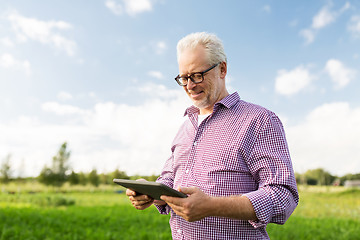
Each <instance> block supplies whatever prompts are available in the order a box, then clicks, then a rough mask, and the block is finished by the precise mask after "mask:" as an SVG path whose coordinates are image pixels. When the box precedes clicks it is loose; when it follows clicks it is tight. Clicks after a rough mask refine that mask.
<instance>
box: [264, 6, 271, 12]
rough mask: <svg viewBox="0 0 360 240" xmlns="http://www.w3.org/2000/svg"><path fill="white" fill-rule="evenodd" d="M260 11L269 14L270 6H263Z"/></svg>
mask: <svg viewBox="0 0 360 240" xmlns="http://www.w3.org/2000/svg"><path fill="white" fill-rule="evenodd" d="M262 11H264V12H266V13H271V6H270V5H265V6H263V8H262Z"/></svg>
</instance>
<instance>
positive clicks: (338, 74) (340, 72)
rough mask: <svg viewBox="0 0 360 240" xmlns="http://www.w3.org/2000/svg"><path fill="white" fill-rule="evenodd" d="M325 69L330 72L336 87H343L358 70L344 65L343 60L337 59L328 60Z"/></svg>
mask: <svg viewBox="0 0 360 240" xmlns="http://www.w3.org/2000/svg"><path fill="white" fill-rule="evenodd" d="M325 71H326V72H327V73H328V74H329V76H330V78H331V80H332V81H333V83H334V84H335V85H334V86H335V89H339V88H343V87H345V86H346V85H348V84H349V83H350V81H351V80H352V79H353V78H354V77H355V75H356V71H355V70H352V69H350V68H347V67H345V66H344V64H343V63H342V62H340V61H339V60H336V59H330V60H328V61H327V63H326V66H325Z"/></svg>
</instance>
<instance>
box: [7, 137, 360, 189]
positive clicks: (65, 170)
mask: <svg viewBox="0 0 360 240" xmlns="http://www.w3.org/2000/svg"><path fill="white" fill-rule="evenodd" d="M70 155H71V153H70V151H68V150H67V143H66V142H64V143H63V144H62V145H61V146H60V148H59V150H58V152H57V153H56V155H55V156H54V157H53V158H52V165H51V166H49V167H48V166H44V168H43V169H42V170H41V172H40V175H39V176H38V177H36V179H37V180H38V181H39V182H41V183H43V184H45V185H52V186H59V187H60V186H62V185H63V184H64V183H65V182H68V183H69V184H70V185H87V184H91V185H93V186H99V185H100V184H113V183H112V180H113V179H114V178H123V179H138V178H144V179H146V180H148V181H155V180H156V179H157V177H158V176H156V175H152V176H138V175H136V176H128V175H127V174H126V172H124V171H121V170H119V169H117V170H115V171H114V172H111V173H101V174H99V173H98V172H97V170H96V169H93V170H92V171H91V172H89V173H84V172H75V171H73V170H71V166H70V165H69V158H70ZM10 159H11V156H10V155H8V156H7V157H6V158H5V159H4V160H3V161H2V164H1V166H0V181H1V182H3V183H7V182H9V181H12V180H15V179H14V178H12V177H11V174H12V169H11V163H10ZM295 177H296V181H297V183H298V184H303V185H322V186H323V185H327V186H329V185H336V186H341V185H344V183H345V181H346V180H360V173H357V174H346V175H344V176H335V175H331V174H330V173H329V172H327V171H326V170H324V169H322V168H318V169H313V170H308V171H306V172H305V173H303V174H299V173H295Z"/></svg>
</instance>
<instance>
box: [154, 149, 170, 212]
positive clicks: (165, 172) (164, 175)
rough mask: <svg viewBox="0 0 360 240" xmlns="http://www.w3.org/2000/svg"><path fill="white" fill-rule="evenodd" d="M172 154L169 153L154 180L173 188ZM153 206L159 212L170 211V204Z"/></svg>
mask: <svg viewBox="0 0 360 240" xmlns="http://www.w3.org/2000/svg"><path fill="white" fill-rule="evenodd" d="M173 160H174V154H172V155H171V157H170V158H169V159H168V160H167V161H166V162H165V165H164V167H163V169H162V172H161V174H160V176H159V177H158V179H157V180H156V182H159V183H162V184H164V185H166V186H168V187H171V188H173V185H174V167H173V166H174V165H173V164H174V163H173ZM154 206H155V207H156V208H157V209H158V211H159V212H160V213H161V214H169V212H170V209H171V208H170V206H169V205H167V204H166V205H156V204H154Z"/></svg>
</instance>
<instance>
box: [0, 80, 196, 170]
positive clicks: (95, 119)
mask: <svg viewBox="0 0 360 240" xmlns="http://www.w3.org/2000/svg"><path fill="white" fill-rule="evenodd" d="M151 92H152V93H153V94H150V93H151ZM138 94H139V95H140V94H142V95H143V96H144V95H145V96H147V97H146V100H145V101H144V103H143V104H141V105H127V104H117V103H114V102H102V103H97V104H95V105H94V106H93V107H92V108H90V109H82V108H79V107H77V106H72V105H62V104H59V103H57V102H48V103H44V104H43V105H42V108H43V110H44V111H45V112H46V113H50V114H51V113H54V114H56V116H65V115H66V117H67V119H71V118H76V119H77V120H78V119H80V120H78V121H76V122H74V121H72V122H63V123H62V124H52V123H49V122H46V121H43V120H39V119H37V118H29V117H22V118H21V120H20V119H19V120H18V121H12V122H11V123H8V124H5V123H2V122H1V121H0V132H1V134H0V146H2V147H1V149H0V156H6V155H7V154H8V153H11V154H12V156H13V161H14V164H15V165H18V164H19V162H21V161H22V160H23V159H24V160H25V165H26V166H27V169H29V172H28V173H27V174H32V175H36V174H39V172H40V170H41V168H42V167H43V166H44V164H48V165H49V164H50V163H51V158H52V156H53V155H54V154H55V153H56V151H57V150H58V148H59V147H60V145H61V143H63V142H64V141H67V142H68V144H69V149H70V150H71V151H72V155H71V159H70V161H71V163H72V166H73V167H74V169H75V170H76V171H90V170H91V169H92V168H94V167H96V168H97V169H99V170H100V171H114V169H115V168H117V167H120V168H121V169H122V170H125V171H126V172H127V173H129V174H136V173H138V174H153V173H156V174H158V173H160V171H161V168H162V166H163V164H164V162H165V161H166V159H167V158H168V157H169V156H170V145H171V141H172V140H173V137H174V136H175V134H176V132H177V130H178V127H179V126H180V124H181V123H182V122H183V121H184V118H183V113H184V110H185V108H186V107H187V106H188V105H189V100H188V97H187V95H186V94H185V93H184V92H183V90H182V89H178V90H170V89H167V88H166V87H164V86H162V85H155V84H149V85H147V86H146V87H144V89H142V91H140V92H139V93H138Z"/></svg>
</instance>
